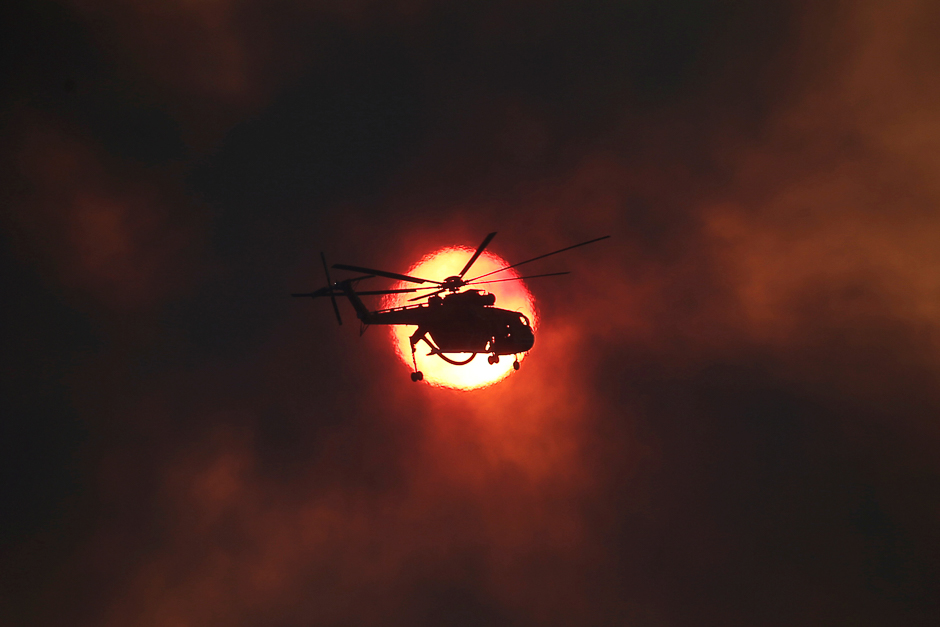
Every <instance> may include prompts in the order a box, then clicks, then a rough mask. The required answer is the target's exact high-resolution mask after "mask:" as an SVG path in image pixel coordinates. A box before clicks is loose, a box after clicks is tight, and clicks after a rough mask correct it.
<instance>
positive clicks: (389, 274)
mask: <svg viewBox="0 0 940 627" xmlns="http://www.w3.org/2000/svg"><path fill="white" fill-rule="evenodd" d="M333 267H334V268H337V269H339V270H352V271H353V272H362V273H364V274H374V275H376V276H384V277H387V278H389V279H397V280H399V281H407V282H408V283H436V284H437V285H440V284H441V282H440V281H432V280H431V279H419V278H418V277H414V276H408V275H407V274H398V273H396V272H386V271H384V270H373V269H371V268H362V267H360V266H347V265H346V264H344V263H334V264H333Z"/></svg>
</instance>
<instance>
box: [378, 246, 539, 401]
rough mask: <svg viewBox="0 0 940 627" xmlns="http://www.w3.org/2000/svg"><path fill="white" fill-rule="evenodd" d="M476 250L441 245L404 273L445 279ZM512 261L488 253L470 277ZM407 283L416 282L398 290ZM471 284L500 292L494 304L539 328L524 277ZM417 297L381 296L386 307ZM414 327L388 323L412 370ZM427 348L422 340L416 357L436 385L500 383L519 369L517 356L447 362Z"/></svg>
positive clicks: (472, 386)
mask: <svg viewBox="0 0 940 627" xmlns="http://www.w3.org/2000/svg"><path fill="white" fill-rule="evenodd" d="M474 252H475V250H474V249H472V248H467V247H465V246H452V247H449V248H442V249H440V250H437V251H435V252H433V253H430V254H428V255H425V256H424V257H423V258H422V259H421V260H420V261H419V262H418V263H416V264H414V265H413V266H411V267H410V268H409V269H408V270H407V272H405V274H408V275H411V276H418V277H421V278H423V279H431V280H434V281H442V280H444V279H445V278H447V277H449V276H453V275H455V274H458V273H459V272H460V271H461V270H462V269H463V267H464V265H465V264H466V263H467V260H468V259H469V258H470V257H471V256H472V255H473V253H474ZM508 265H510V264H509V263H508V262H507V261H506V260H505V259H502V258H501V257H499V256H498V255H494V254H493V253H490V252H484V253H483V254H482V255H480V257H479V259H477V261H476V263H474V264H473V269H472V271H471V272H470V273H469V276H471V277H473V276H479V275H481V274H486V273H487V272H492V271H494V270H499V269H500V268H505V267H506V266H508ZM518 276H519V275H518V274H516V272H515V271H513V270H504V271H503V272H501V273H500V274H499V275H497V276H494V277H491V278H494V279H495V278H499V279H509V278H513V277H518ZM409 287H414V285H413V284H410V283H399V284H398V285H397V286H395V289H402V288H409ZM471 287H475V288H477V289H483V288H486V291H488V292H490V293H491V294H493V295H495V296H496V307H498V308H500V309H508V310H509V311H518V312H521V313H523V314H525V315H526V317H527V318H528V319H529V321H530V324H531V326H532V330H533V331H535V330H536V329H537V326H538V315H537V312H536V308H535V299H534V298H533V297H532V294H531V293H530V292H529V290H528V289H527V288H526V286H525V284H524V283H523V282H522V281H505V282H501V283H489V284H486V285H479V286H471ZM414 296H415V295H414V294H389V295H387V296H385V298H384V299H383V301H382V305H383V307H385V308H387V309H390V308H392V307H402V306H404V305H408V304H411V305H413V304H415V303H413V302H412V303H409V302H408V299H409V298H413V297H414ZM416 328H417V327H415V326H413V325H412V326H404V325H394V326H392V327H390V331H391V335H392V342H393V343H394V345H395V351H396V352H397V353H398V356H399V357H400V358H401V360H402V363H403V364H405V365H406V366H407V367H408V369H409V370H411V369H412V364H411V344H410V342H409V338H410V337H411V334H412V333H414V332H415V329H416ZM429 350H430V349H429V348H428V347H427V344H425V343H424V342H420V343H419V344H418V346H417V353H415V358H416V360H417V362H418V370H420V371H421V372H423V373H424V381H425V383H428V384H430V385H433V386H435V387H441V388H449V389H453V390H476V389H479V388H484V387H487V386H490V385H493V384H494V383H498V382H500V381H502V380H503V379H505V378H506V377H508V376H509V375H510V374H512V373H513V372H515V371H514V370H513V367H512V362H513V359H512V357H511V356H508V357H507V356H503V358H502V359H500V361H499V363H497V364H490V363H487V360H486V356H485V355H477V356H476V358H474V359H473V361H471V362H470V363H468V364H466V365H464V366H454V365H452V364H448V363H446V362H445V361H444V360H442V359H441V358H440V357H436V356H429V355H428V352H429ZM465 357H469V355H455V356H454V358H455V359H456V360H458V361H460V360H462V359H463V358H465ZM523 359H525V355H519V360H520V361H522V360H523Z"/></svg>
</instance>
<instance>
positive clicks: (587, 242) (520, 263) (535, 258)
mask: <svg viewBox="0 0 940 627" xmlns="http://www.w3.org/2000/svg"><path fill="white" fill-rule="evenodd" d="M608 237H610V235H605V236H604V237H598V238H596V239H592V240H588V241H586V242H581V243H580V244H575V245H574V246H568V247H566V248H562V249H561V250H556V251H554V252H550V253H546V254H544V255H539V256H538V257H532V259H526V260H525V261H520V262H519V263H514V264H512V265H511V266H506V267H505V268H500V269H499V270H493V271H492V272H487V273H486V274H481V275H480V276H478V277H474V278H472V279H470V280H469V281H467V283H473V282H474V281H476V280H477V279H482V278H483V277H485V276H490V275H491V274H496V273H497V272H502V271H503V270H509V269H510V268H518V267H519V266H521V265H523V264H527V263H531V262H533V261H538V260H539V259H545V258H546V257H551V256H552V255H557V254H558V253H563V252H565V251H566V250H571V249H572V248H577V247H579V246H587V245H588V244H593V243H594V242H599V241H601V240H602V239H607V238H608ZM333 267H334V268H335V267H336V266H333Z"/></svg>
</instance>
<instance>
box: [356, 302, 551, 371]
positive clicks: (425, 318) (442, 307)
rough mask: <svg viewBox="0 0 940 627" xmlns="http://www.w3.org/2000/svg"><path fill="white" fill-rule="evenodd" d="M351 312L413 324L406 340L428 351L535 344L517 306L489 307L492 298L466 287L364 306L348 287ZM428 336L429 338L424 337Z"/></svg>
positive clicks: (513, 350) (370, 319)
mask: <svg viewBox="0 0 940 627" xmlns="http://www.w3.org/2000/svg"><path fill="white" fill-rule="evenodd" d="M346 295H347V296H349V297H350V300H351V301H353V305H354V307H355V308H356V313H357V315H358V317H359V319H360V320H361V321H362V322H363V323H364V324H370V325H371V324H400V325H410V326H416V327H418V329H417V330H416V331H415V334H414V335H413V336H412V344H414V343H417V342H418V341H420V340H422V339H424V340H425V341H426V342H427V343H428V345H429V346H430V347H431V354H440V355H443V354H445V353H489V354H492V355H518V354H520V353H525V352H526V351H528V350H530V349H531V348H532V346H533V345H534V344H535V334H534V333H533V332H532V327H531V326H530V323H529V319H528V318H526V316H525V315H524V314H521V313H519V312H518V311H510V310H508V309H500V308H498V307H495V306H494V304H495V302H496V297H495V296H494V295H493V294H488V293H486V292H482V291H480V290H469V291H465V292H458V293H455V294H449V295H447V296H444V297H443V298H442V297H439V296H432V297H431V298H429V299H428V302H427V303H426V304H422V305H411V306H407V307H396V308H393V309H383V310H379V311H369V310H368V309H367V308H366V307H365V306H364V305H362V304H361V301H360V302H358V303H357V302H355V301H357V300H358V298H357V295H356V294H355V292H354V291H353V290H352V289H351V288H348V289H347V290H346ZM426 335H427V336H430V340H431V341H428V338H427V337H425V336H426Z"/></svg>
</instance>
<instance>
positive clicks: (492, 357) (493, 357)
mask: <svg viewBox="0 0 940 627" xmlns="http://www.w3.org/2000/svg"><path fill="white" fill-rule="evenodd" d="M486 361H487V362H489V364H490V365H493V364H498V363H499V355H490V356H489V357H487V358H486Z"/></svg>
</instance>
